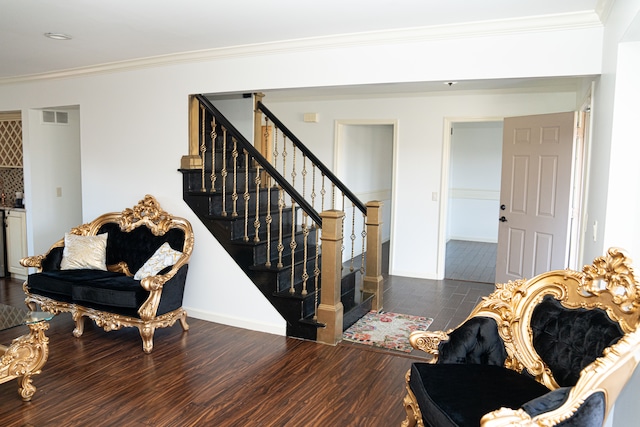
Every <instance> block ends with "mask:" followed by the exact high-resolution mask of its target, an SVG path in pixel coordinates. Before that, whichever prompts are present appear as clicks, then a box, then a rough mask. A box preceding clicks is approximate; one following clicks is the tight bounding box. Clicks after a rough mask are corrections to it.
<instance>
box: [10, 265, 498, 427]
mask: <svg viewBox="0 0 640 427" xmlns="http://www.w3.org/2000/svg"><path fill="white" fill-rule="evenodd" d="M482 286H483V285H482V284H471V285H470V284H469V283H468V282H455V281H442V282H438V281H433V283H425V282H424V281H418V280H416V279H405V278H395V277H389V276H386V278H385V301H386V303H385V309H386V310H387V311H397V312H402V313H405V314H418V315H428V316H430V317H434V318H435V320H436V321H435V322H434V325H433V326H432V327H431V328H430V329H432V330H433V329H440V328H443V327H449V325H450V324H452V323H455V322H457V320H456V318H457V316H458V317H462V319H463V318H464V317H466V314H465V315H464V316H463V312H464V311H465V310H466V312H467V314H468V311H469V310H470V304H471V301H475V300H477V298H479V297H480V294H481V293H483V291H485V290H486V293H488V292H490V291H491V289H492V287H490V288H487V287H486V285H484V286H485V287H486V289H485V288H483V287H482ZM23 299H24V295H23V292H22V288H21V283H19V282H17V281H12V280H6V279H0V302H2V303H5V304H10V305H16V306H23ZM456 300H457V301H458V304H457V305H456V303H455V301H456ZM411 301H413V303H411ZM188 322H189V324H190V330H189V331H188V332H182V329H181V328H180V326H179V325H174V326H173V327H172V328H165V329H160V330H157V331H156V334H155V340H154V350H153V352H152V353H151V354H150V355H146V354H144V353H143V351H142V343H141V340H140V336H139V334H138V332H137V329H130V328H129V329H125V330H121V331H113V332H104V331H103V330H102V329H100V328H98V327H96V326H95V325H94V324H93V323H92V322H90V321H88V320H87V321H86V323H85V325H86V326H85V333H84V335H83V336H82V337H81V338H74V337H73V335H72V334H71V331H72V330H73V321H72V319H71V316H70V315H69V314H61V315H59V316H57V317H55V318H54V319H53V320H52V321H51V322H50V329H49V331H48V332H47V336H48V337H49V339H50V355H49V360H48V362H47V364H46V365H45V366H44V368H43V371H42V373H41V374H39V375H36V376H35V377H34V384H35V386H36V387H37V388H38V390H37V391H36V394H35V395H34V397H33V400H32V401H31V402H23V401H22V400H21V399H20V397H19V395H18V393H17V382H16V381H11V382H8V383H4V384H0V424H1V425H2V426H87V425H90V426H94V427H101V426H133V427H138V426H374V427H375V426H399V425H400V423H401V421H402V420H403V419H404V410H403V406H402V398H403V396H404V374H405V372H406V371H407V370H408V369H409V367H410V365H411V363H412V362H414V361H416V360H421V359H420V358H418V357H417V356H416V355H414V354H408V355H405V354H403V353H399V352H389V351H377V350H374V349H370V348H369V347H367V346H361V345H357V344H352V343H344V344H340V345H338V346H335V347H333V346H327V345H322V344H317V343H315V342H308V341H302V340H296V339H292V338H285V337H280V336H275V335H271V334H264V333H260V332H253V331H247V330H244V329H238V328H233V327H230V326H224V325H219V324H216V323H211V322H206V321H202V320H198V319H193V318H189V320H188ZM458 323H459V322H458ZM442 325H445V326H442ZM27 331H28V329H27V328H26V327H18V328H14V329H11V330H8V331H1V332H0V343H3V344H8V343H9V342H10V341H11V339H13V338H14V337H16V336H17V335H20V334H26V333H27ZM421 357H424V356H423V355H421Z"/></svg>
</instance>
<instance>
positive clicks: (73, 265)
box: [20, 195, 193, 353]
mask: <svg viewBox="0 0 640 427" xmlns="http://www.w3.org/2000/svg"><path fill="white" fill-rule="evenodd" d="M192 249H193V231H192V229H191V224H189V222H188V221H187V220H185V219H183V218H178V217H174V216H172V215H170V214H168V213H167V212H165V211H163V210H162V209H161V207H160V205H159V203H158V202H157V201H156V199H155V198H154V197H153V196H150V195H146V196H145V198H144V199H143V200H140V201H139V202H138V204H137V205H136V206H134V207H133V208H132V209H125V210H124V211H122V212H113V213H107V214H104V215H101V216H100V217H98V218H96V219H95V220H93V221H92V222H90V223H87V224H83V225H81V226H79V227H76V228H73V229H72V230H71V231H70V232H69V233H66V234H65V237H64V238H63V239H60V240H59V241H57V242H56V243H54V244H53V246H51V248H50V249H49V251H48V252H47V253H46V254H44V255H38V256H31V257H27V258H23V259H22V260H21V261H20V263H21V264H22V265H23V266H25V267H35V268H36V269H37V271H36V273H33V274H30V275H29V276H28V277H27V280H26V281H25V282H24V285H23V289H24V291H25V293H26V299H25V302H26V304H27V305H28V306H29V307H30V308H31V309H32V310H34V309H35V305H36V304H39V305H40V306H41V307H42V309H43V310H46V311H49V312H51V313H54V314H57V313H60V312H70V313H71V314H72V316H73V319H74V321H75V329H74V331H73V335H74V336H76V337H80V336H81V335H82V333H83V330H84V323H83V322H84V319H83V318H84V317H85V316H86V317H88V318H90V319H92V320H93V321H94V322H95V323H96V324H97V325H98V326H100V327H102V328H104V330H105V331H111V330H117V329H121V328H122V327H137V328H138V329H139V330H140V336H141V337H142V344H143V350H144V351H145V352H146V353H150V352H151V350H152V349H153V335H154V332H155V329H156V328H163V327H169V326H172V325H173V324H174V323H175V322H176V320H179V321H180V324H181V325H182V328H183V330H185V331H186V330H188V329H189V326H188V325H187V313H186V311H185V310H184V309H183V308H182V297H183V293H184V286H185V281H186V276H187V269H188V262H189V258H190V256H191V251H192Z"/></svg>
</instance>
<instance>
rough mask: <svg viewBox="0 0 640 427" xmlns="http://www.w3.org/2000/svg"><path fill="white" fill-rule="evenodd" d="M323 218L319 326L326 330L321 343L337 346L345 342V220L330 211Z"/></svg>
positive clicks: (336, 212) (321, 334) (319, 337)
mask: <svg viewBox="0 0 640 427" xmlns="http://www.w3.org/2000/svg"><path fill="white" fill-rule="evenodd" d="M320 216H321V217H322V267H321V271H320V274H321V277H322V281H321V286H322V289H321V292H320V294H321V295H320V297H321V299H320V305H319V306H318V322H319V323H323V324H325V325H326V326H325V327H323V328H319V329H318V336H317V340H318V342H321V343H324V344H331V345H335V344H337V343H338V342H340V340H342V315H343V311H344V308H343V307H342V302H341V301H340V287H341V284H340V282H341V281H342V218H343V217H344V212H343V211H337V210H330V211H324V212H322V213H321V214H320Z"/></svg>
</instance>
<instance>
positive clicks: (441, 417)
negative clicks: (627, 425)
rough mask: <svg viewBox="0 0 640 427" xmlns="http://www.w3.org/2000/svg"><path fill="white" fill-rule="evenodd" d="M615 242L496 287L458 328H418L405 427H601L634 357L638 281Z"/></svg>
mask: <svg viewBox="0 0 640 427" xmlns="http://www.w3.org/2000/svg"><path fill="white" fill-rule="evenodd" d="M630 264H631V261H630V259H629V258H627V256H626V255H625V253H624V252H623V251H622V250H620V249H616V248H611V249H609V251H608V253H607V255H606V256H605V257H599V258H596V260H595V261H594V263H593V265H590V266H585V267H584V269H583V271H582V272H576V271H571V270H559V271H551V272H547V273H544V274H541V275H539V276H536V277H534V278H532V279H530V280H519V281H515V282H509V283H507V284H502V285H500V284H499V285H496V289H495V291H494V292H493V293H492V294H491V295H490V296H488V297H485V298H484V299H483V300H482V302H480V303H479V304H478V305H477V306H476V307H475V308H474V310H473V311H472V313H471V314H470V315H469V317H468V318H467V319H466V321H465V322H463V323H462V324H461V325H460V326H458V327H457V328H455V329H453V330H449V331H446V332H428V331H416V332H414V333H412V334H411V336H410V341H411V344H412V346H413V347H414V348H416V349H421V350H424V351H426V352H428V353H430V354H432V355H433V359H431V360H430V361H429V362H430V363H413V364H412V366H411V369H410V370H409V372H407V375H406V380H407V394H406V397H405V398H404V405H405V409H406V411H407V418H406V419H405V421H404V422H403V423H402V425H403V426H404V427H409V426H416V425H418V426H425V425H427V426H438V427H441V426H473V425H481V426H485V427H495V426H551V425H562V426H580V427H588V426H601V425H603V423H604V421H605V418H606V416H607V414H608V413H609V411H610V409H611V407H612V406H613V404H614V402H615V400H616V398H617V396H618V394H619V393H620V391H621V390H622V388H623V387H624V385H625V383H626V382H627V380H628V379H629V378H630V376H631V374H632V373H633V371H634V369H635V368H636V366H637V364H638V360H639V359H640V335H639V334H640V331H638V330H636V328H637V327H638V323H639V317H640V285H639V284H638V282H637V281H636V279H635V277H634V273H633V270H632V268H631V266H630Z"/></svg>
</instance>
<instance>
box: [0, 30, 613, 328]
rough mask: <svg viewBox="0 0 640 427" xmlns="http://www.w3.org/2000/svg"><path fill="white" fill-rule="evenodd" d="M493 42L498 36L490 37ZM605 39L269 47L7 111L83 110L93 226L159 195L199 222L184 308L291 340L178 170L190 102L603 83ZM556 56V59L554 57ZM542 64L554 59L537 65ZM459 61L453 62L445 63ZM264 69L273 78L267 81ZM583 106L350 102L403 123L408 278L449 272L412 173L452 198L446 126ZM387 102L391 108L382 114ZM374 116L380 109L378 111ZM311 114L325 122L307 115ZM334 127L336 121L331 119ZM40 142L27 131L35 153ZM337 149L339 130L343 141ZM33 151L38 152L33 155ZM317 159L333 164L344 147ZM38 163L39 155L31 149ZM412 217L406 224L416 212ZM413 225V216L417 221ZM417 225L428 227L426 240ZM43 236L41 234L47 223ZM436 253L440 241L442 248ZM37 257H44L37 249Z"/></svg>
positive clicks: (400, 179) (9, 91) (84, 87)
mask: <svg viewBox="0 0 640 427" xmlns="http://www.w3.org/2000/svg"><path fill="white" fill-rule="evenodd" d="M487 34H490V35H487ZM601 38H602V29H601V28H598V27H578V28H576V29H565V30H558V31H547V30H545V31H534V30H527V31H522V32H519V33H512V34H509V33H505V32H502V33H499V34H497V33H496V34H493V33H485V34H483V35H481V36H475V35H472V36H468V37H457V38H453V39H449V40H446V39H442V38H441V37H434V38H429V37H420V36H416V35H415V33H411V34H409V35H407V36H405V35H401V37H396V38H393V35H389V37H388V38H386V39H380V38H376V39H374V40H373V41H372V42H368V41H367V40H363V39H359V40H358V41H357V43H352V44H349V43H334V42H333V41H332V44H326V45H322V43H317V42H316V43H315V45H314V46H312V47H310V48H309V49H304V48H301V46H300V45H299V44H294V45H293V47H292V48H288V46H289V45H287V44H284V45H282V46H280V45H274V46H269V45H261V46H260V47H259V48H245V49H238V50H237V51H234V50H228V51H225V50H219V51H215V52H214V53H212V57H211V58H210V59H205V58H202V57H201V56H199V57H198V58H197V60H196V61H193V62H189V61H188V60H185V58H179V59H178V60H176V61H175V62H174V63H166V64H164V65H153V64H144V65H143V66H139V68H133V69H130V70H120V71H119V70H109V71H108V72H104V73H101V72H100V70H98V71H96V72H95V73H90V72H89V73H87V74H80V75H74V74H69V76H68V77H65V76H64V75H63V74H59V75H58V77H57V78H52V79H46V78H39V77H34V78H30V79H26V80H25V81H17V82H12V81H9V82H4V84H2V85H0V111H15V110H21V111H22V114H23V116H27V112H28V111H29V110H31V109H34V108H42V107H47V106H52V105H53V106H56V105H78V106H79V107H80V111H81V113H82V114H81V124H80V137H81V141H82V142H81V163H82V170H81V176H82V210H83V219H84V220H85V221H89V220H92V219H93V218H95V217H96V216H97V215H99V214H101V213H103V212H110V211H120V210H122V209H123V208H125V207H130V206H132V205H134V204H135V203H136V202H137V201H138V200H140V199H141V198H142V197H143V196H144V194H146V193H150V194H153V195H155V196H156V197H157V198H158V200H159V202H160V203H161V205H162V206H163V207H164V208H165V209H166V210H167V211H169V212H171V213H173V214H176V215H180V216H184V217H186V218H187V219H189V220H190V221H191V222H192V223H193V225H194V229H195V233H196V234H195V237H196V242H195V249H194V253H193V257H192V260H191V264H190V270H189V276H188V279H187V288H186V291H185V301H184V304H185V306H186V307H187V309H188V310H189V313H190V314H191V315H196V316H200V317H203V318H207V319H211V320H216V321H219V322H222V323H227V324H231V325H240V326H244V327H250V328H253V329H257V330H265V331H271V332H275V333H280V334H284V330H285V325H284V321H283V320H282V318H281V317H280V316H279V315H278V314H277V312H276V311H275V310H274V309H273V308H272V307H271V305H270V304H269V303H268V302H267V301H266V300H265V299H264V298H263V297H262V295H261V294H260V293H259V291H258V290H257V289H256V288H255V286H253V284H252V283H251V282H250V281H249V280H248V279H247V278H246V277H245V276H244V274H243V273H242V272H241V271H240V270H239V268H238V267H237V266H236V265H235V263H234V262H233V261H232V260H231V259H230V258H229V256H228V255H227V254H226V252H225V251H224V250H223V249H222V248H221V246H220V245H219V244H218V242H217V241H216V240H215V238H213V237H212V236H211V235H210V234H209V233H208V232H207V231H206V230H205V228H204V227H203V226H202V225H201V224H199V223H198V220H197V218H196V217H195V215H194V214H193V213H192V212H191V211H190V210H189V209H188V207H187V206H186V205H185V204H184V203H183V201H182V197H181V194H182V180H181V175H180V173H179V172H178V171H177V169H178V168H179V166H180V158H181V156H182V155H185V154H187V147H188V95H189V94H194V93H229V92H252V91H257V90H261V89H264V90H268V89H274V88H283V87H309V86H335V85H349V84H366V83H389V82H399V83H400V82H413V81H428V80H434V81H437V80H451V79H456V80H464V79H494V78H510V77H528V76H530V77H531V76H537V77H540V76H570V75H593V74H598V73H599V72H600V66H601V57H600V55H599V53H598V52H599V51H600V46H601V45H602V40H601ZM549 47H553V49H549ZM532 57H534V58H535V57H544V58H545V59H546V60H545V61H537V62H532V61H530V58H532ZM445 59H446V60H445ZM257 70H259V71H257ZM574 98H575V95H574V94H570V93H565V94H557V95H549V94H542V95H526V96H524V95H509V94H506V95H495V96H475V95H472V94H467V95H462V96H438V97H432V98H426V99H421V100H417V99H410V98H409V99H400V98H396V99H388V100H384V102H382V101H377V102H371V103H364V105H361V104H358V105H355V104H353V103H348V102H345V103H344V104H343V105H339V106H340V107H342V109H341V110H340V111H336V112H335V113H332V114H331V115H332V116H339V117H356V116H357V117H383V118H393V117H398V116H402V120H403V121H404V122H403V121H400V122H399V123H400V130H399V132H400V134H399V136H400V138H401V142H400V147H398V153H399V154H398V156H396V159H395V161H396V166H398V165H400V166H401V167H396V170H398V172H397V176H396V177H395V185H396V188H395V189H394V195H395V198H396V200H397V201H398V203H396V206H394V209H396V216H397V217H401V216H400V214H402V224H398V225H396V227H398V232H397V233H396V234H397V236H399V237H398V238H397V239H394V240H395V244H396V245H397V246H398V248H402V250H403V251H406V252H407V256H406V257H396V259H397V260H398V261H397V264H396V265H395V266H394V271H395V273H396V274H404V275H415V276H417V277H430V276H433V275H434V273H437V272H436V266H435V255H436V246H437V244H436V243H435V242H436V241H437V238H438V236H437V231H436V227H437V224H438V210H439V209H438V203H436V202H432V201H431V200H430V198H427V199H425V198H420V197H418V195H419V193H418V189H416V188H415V187H413V185H414V184H413V182H414V180H413V178H412V176H413V175H414V174H416V173H420V174H421V175H422V178H423V181H422V182H423V184H422V186H421V188H422V189H424V191H425V192H426V193H427V194H430V193H431V192H432V191H439V180H440V170H441V169H440V168H441V165H440V162H441V155H442V153H441V149H440V148H441V141H442V122H443V117H446V116H477V115H492V116H495V115H507V114H509V115H511V114H533V113H537V112H550V111H558V110H560V111H563V110H567V109H573V108H574V107H575V99H574ZM383 104H384V105H385V107H384V108H383V107H382V105H383ZM374 106H375V107H376V108H374ZM304 111H313V110H307V109H305V110H304ZM327 117H329V115H328V116H327ZM30 138H31V136H30V135H29V134H25V143H26V144H30V141H29V140H30ZM329 140H330V141H331V133H330V134H329ZM27 146H28V145H27ZM314 151H317V152H318V155H319V156H320V157H321V158H322V159H324V160H326V161H329V162H330V161H331V159H332V158H333V157H332V156H333V144H326V143H323V144H322V145H321V146H316V147H314ZM25 154H26V156H30V155H32V153H30V152H25ZM38 172H39V171H38V169H36V168H35V167H33V166H32V167H30V168H29V167H25V174H30V175H32V179H31V181H29V182H26V184H27V186H26V188H25V193H26V198H27V201H28V200H30V199H31V200H33V194H34V192H36V191H37V190H36V189H35V188H34V185H35V181H36V179H35V178H36V177H37V176H38ZM405 212H406V214H405ZM405 215H406V216H405ZM409 224H424V225H425V226H426V227H427V228H426V229H425V232H424V235H423V236H422V240H423V241H426V242H430V243H429V245H427V246H426V247H424V248H421V249H420V251H415V250H412V247H413V246H414V245H415V239H413V238H411V236H410V235H409V233H407V232H406V229H407V228H408V226H409ZM28 227H32V228H31V229H30V232H31V233H33V232H34V229H33V227H34V225H33V223H32V224H28ZM431 242H433V243H431ZM29 253H30V254H35V248H34V247H33V246H32V245H30V247H29Z"/></svg>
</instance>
